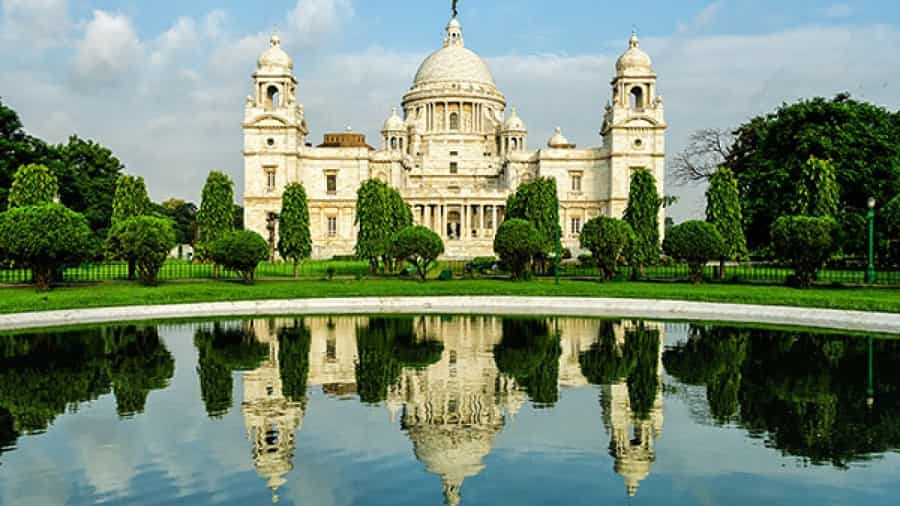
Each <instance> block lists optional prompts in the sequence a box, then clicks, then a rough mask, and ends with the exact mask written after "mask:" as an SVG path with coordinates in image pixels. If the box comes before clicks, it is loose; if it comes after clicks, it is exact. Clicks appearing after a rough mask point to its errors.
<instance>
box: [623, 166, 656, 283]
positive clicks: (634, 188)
mask: <svg viewBox="0 0 900 506" xmlns="http://www.w3.org/2000/svg"><path fill="white" fill-rule="evenodd" d="M659 209H660V198H659V194H658V193H657V192H656V178H654V177H653V174H651V173H650V171H649V170H647V169H643V168H641V169H636V170H634V171H633V172H632V174H631V187H630V189H629V191H628V206H627V207H626V208H625V215H624V218H623V219H624V220H625V221H626V222H627V223H628V224H629V225H631V229H632V230H633V231H634V235H635V242H634V246H633V247H632V248H631V254H630V258H629V263H631V266H632V268H633V271H632V273H633V275H634V276H635V277H638V276H643V274H644V268H645V267H647V266H650V265H656V263H657V262H659Z"/></svg>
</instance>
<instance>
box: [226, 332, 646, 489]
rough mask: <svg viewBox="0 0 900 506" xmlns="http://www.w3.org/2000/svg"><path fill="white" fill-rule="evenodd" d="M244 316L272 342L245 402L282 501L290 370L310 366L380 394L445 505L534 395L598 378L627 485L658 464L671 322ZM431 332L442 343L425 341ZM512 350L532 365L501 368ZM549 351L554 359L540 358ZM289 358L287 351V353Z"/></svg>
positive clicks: (357, 389)
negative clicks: (297, 341) (297, 342)
mask: <svg viewBox="0 0 900 506" xmlns="http://www.w3.org/2000/svg"><path fill="white" fill-rule="evenodd" d="M244 326H245V329H244V330H245V332H246V333H247V334H252V335H255V338H256V339H257V340H258V342H259V343H261V344H264V345H265V346H267V347H268V354H267V357H266V358H265V359H264V360H262V361H261V362H260V363H259V365H258V367H256V368H255V369H253V370H250V371H247V372H245V373H244V374H243V392H244V398H243V402H242V413H243V416H244V420H245V425H246V428H247V434H248V437H249V439H250V441H251V443H252V452H253V453H252V455H253V461H254V465H255V466H256V469H257V470H258V472H259V474H260V475H261V476H262V477H264V478H265V479H266V480H267V481H268V486H269V488H270V489H271V490H272V496H273V501H277V500H278V489H279V488H280V487H282V486H284V485H285V483H286V475H287V474H288V473H289V472H290V471H291V469H292V468H293V458H294V453H295V445H296V433H297V431H299V430H300V428H301V426H302V421H303V416H304V409H305V399H297V398H296V395H294V396H289V395H285V381H284V379H283V377H282V376H283V375H284V374H286V373H287V374H293V371H295V370H296V369H297V368H300V369H302V370H303V371H304V374H303V375H302V376H303V377H302V380H301V379H297V380H294V381H295V382H296V381H303V384H304V385H305V386H306V387H308V388H312V387H318V388H321V389H322V391H323V392H324V393H325V394H327V395H331V396H335V397H338V398H351V396H353V394H356V393H359V394H360V396H361V397H367V399H366V402H381V401H383V405H384V406H386V408H387V409H388V414H389V416H390V418H391V420H393V421H397V420H399V423H400V426H401V428H402V430H403V431H404V432H405V433H406V434H407V436H408V437H409V438H410V440H411V441H412V443H413V448H414V452H415V456H416V458H417V459H418V460H419V461H421V462H422V463H423V464H424V465H425V468H426V469H427V470H428V472H430V473H433V474H435V475H437V476H439V477H440V479H441V481H442V483H443V496H444V501H445V503H446V504H448V505H456V504H460V503H461V501H462V487H463V482H464V481H465V480H466V479H467V478H472V477H475V476H477V475H478V474H480V473H481V472H482V471H483V470H484V468H485V464H484V459H485V457H487V455H488V454H489V453H490V452H491V450H492V449H493V446H494V441H495V438H496V436H497V435H498V434H499V433H500V432H501V431H502V430H503V428H504V427H505V425H506V423H507V422H508V421H509V420H511V419H512V418H513V417H515V415H516V413H517V412H518V411H519V410H520V408H521V407H522V405H523V404H524V403H525V401H526V400H527V399H528V398H529V397H530V398H531V400H532V401H533V402H534V403H535V405H537V406H539V407H546V406H548V405H552V404H553V402H555V399H556V394H554V395H551V396H548V395H547V394H546V391H547V390H548V389H552V390H554V391H558V389H559V388H566V387H580V386H585V385H588V384H590V383H594V384H599V385H601V391H600V405H601V408H602V411H603V414H602V420H603V424H604V426H605V428H606V430H607V432H608V434H609V437H610V441H609V449H610V455H611V456H612V457H613V458H614V460H615V464H614V470H615V472H616V473H618V474H619V475H620V476H622V479H623V480H624V481H625V485H626V489H627V492H628V494H629V495H632V496H633V495H635V493H636V492H637V489H638V486H639V483H640V482H641V481H642V480H644V479H646V478H647V476H648V475H649V474H650V466H651V465H652V463H653V462H654V459H655V451H654V441H655V440H656V438H658V437H659V436H660V434H661V432H662V424H663V403H662V393H661V388H660V385H661V374H662V367H661V365H660V364H661V362H660V361H661V356H662V346H661V341H662V339H661V338H662V325H655V324H641V325H638V324H630V323H611V322H605V321H600V320H585V319H558V320H556V319H553V320H512V321H509V320H507V321H504V319H502V318H498V317H453V318H446V317H436V316H427V317H416V318H365V317H322V318H318V317H317V318H305V319H304V320H303V321H302V322H299V323H298V322H297V321H294V320H255V321H251V322H247V323H245V324H244ZM288 328H290V329H295V330H294V335H295V337H296V334H297V332H300V333H301V334H303V335H304V337H305V339H306V341H305V342H306V343H307V344H306V348H303V347H300V348H297V349H299V350H302V352H304V353H305V355H306V362H305V363H301V362H303V358H302V357H301V356H299V355H298V354H297V353H294V354H293V355H291V354H286V353H285V352H284V350H283V349H282V347H283V346H284V345H285V344H284V343H285V342H286V341H285V339H286V338H285V336H286V332H285V329H288ZM296 329H302V330H300V331H298V330H296ZM287 334H289V333H287ZM519 334H527V335H524V336H523V335H519ZM434 342H437V343H440V345H441V346H442V349H441V347H438V348H434V347H433V346H429V345H428V343H434ZM546 343H550V344H549V345H547V344H546ZM604 347H605V348H604ZM295 348H296V346H295ZM556 348H558V350H556ZM510 349H512V350H513V351H512V352H510V351H509V350H510ZM548 349H549V350H550V352H547V350H548ZM361 353H362V354H363V359H364V360H362V363H361V360H360V354H361ZM598 353H599V354H600V355H598ZM604 354H605V355H604ZM509 357H513V358H515V359H517V360H519V362H521V363H522V364H525V365H523V367H521V368H520V369H517V370H515V371H512V372H510V371H507V370H505V369H504V370H501V368H500V367H498V362H503V361H504V360H506V361H508V360H510V358H509ZM547 357H550V358H552V360H553V364H551V366H548V365H547V364H542V363H541V361H542V360H546V359H547ZM598 357H602V358H603V363H602V364H600V368H601V369H602V368H603V367H606V368H607V369H609V368H611V369H612V371H611V372H609V374H607V373H603V374H600V375H598V374H597V373H596V369H597V367H598V365H597V364H596V363H593V362H592V360H595V359H597V358H598ZM286 358H287V360H289V361H290V363H283V362H285V361H286ZM507 368H514V366H507ZM307 370H308V374H306V371H307ZM604 374H605V375H604ZM376 378H377V379H376ZM598 380H599V382H598ZM361 381H362V382H376V383H377V382H378V381H383V382H384V383H385V384H384V385H377V384H374V385H373V384H359V383H360V382H361ZM548 382H549V386H548V384H547V383H548ZM523 383H527V385H525V384H523ZM293 390H300V387H299V385H298V386H295V387H294V388H293ZM382 390H383V393H381V392H382ZM548 397H549V402H548V400H547V398H548Z"/></svg>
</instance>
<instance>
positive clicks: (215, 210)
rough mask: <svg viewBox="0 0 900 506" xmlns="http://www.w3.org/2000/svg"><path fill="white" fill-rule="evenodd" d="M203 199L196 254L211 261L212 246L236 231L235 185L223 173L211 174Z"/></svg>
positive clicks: (199, 217) (205, 186)
mask: <svg viewBox="0 0 900 506" xmlns="http://www.w3.org/2000/svg"><path fill="white" fill-rule="evenodd" d="M201 198H202V201H201V202H200V211H199V212H198V213H197V228H198V236H199V237H198V241H197V245H196V246H197V247H196V250H197V251H196V254H197V255H198V256H199V257H200V258H203V259H209V258H211V251H210V248H211V247H212V244H213V243H214V242H216V241H217V240H218V239H220V238H222V237H224V236H225V235H226V234H228V233H229V232H231V231H232V230H234V183H233V182H232V181H231V179H229V178H228V176H226V175H225V174H223V173H221V172H210V173H209V176H208V177H207V178H206V184H205V185H204V186H203V195H202V197H201Z"/></svg>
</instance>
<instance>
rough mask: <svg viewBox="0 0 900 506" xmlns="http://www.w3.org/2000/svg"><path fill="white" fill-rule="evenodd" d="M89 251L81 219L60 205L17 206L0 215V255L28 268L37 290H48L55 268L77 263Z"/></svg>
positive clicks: (88, 234) (87, 234)
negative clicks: (0, 253)
mask: <svg viewBox="0 0 900 506" xmlns="http://www.w3.org/2000/svg"><path fill="white" fill-rule="evenodd" d="M92 250H93V243H92V240H91V230H90V228H88V224H87V221H86V220H85V219H84V216H82V215H80V214H78V213H76V212H74V211H71V210H69V209H66V208H65V207H63V206H61V205H59V204H46V205H42V206H35V207H17V208H14V209H10V210H9V211H7V212H5V213H3V214H0V252H2V253H3V255H4V256H6V257H7V259H8V260H11V261H13V262H15V263H16V264H18V265H22V266H24V267H27V268H29V269H31V272H32V276H33V280H34V283H35V284H36V285H37V287H38V289H41V290H46V289H48V288H50V281H51V278H52V275H53V272H54V271H55V270H56V269H57V268H58V267H61V266H63V265H65V264H70V263H75V264H77V263H80V262H82V261H84V260H86V259H87V258H89V257H90V255H91V253H92Z"/></svg>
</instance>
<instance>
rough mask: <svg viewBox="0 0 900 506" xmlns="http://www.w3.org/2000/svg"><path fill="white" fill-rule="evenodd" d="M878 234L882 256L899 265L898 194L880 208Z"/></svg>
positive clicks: (899, 199) (899, 200)
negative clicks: (881, 231)
mask: <svg viewBox="0 0 900 506" xmlns="http://www.w3.org/2000/svg"><path fill="white" fill-rule="evenodd" d="M881 221H882V223H883V224H882V225H881V227H879V228H881V229H882V230H884V233H883V234H880V236H881V241H880V242H882V243H884V244H885V245H884V247H883V248H881V249H882V251H884V258H885V260H887V261H888V262H890V263H891V264H893V265H895V266H896V265H900V194H898V195H897V196H896V197H894V198H892V199H891V201H890V202H888V203H887V205H885V206H884V207H883V208H882V210H881Z"/></svg>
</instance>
